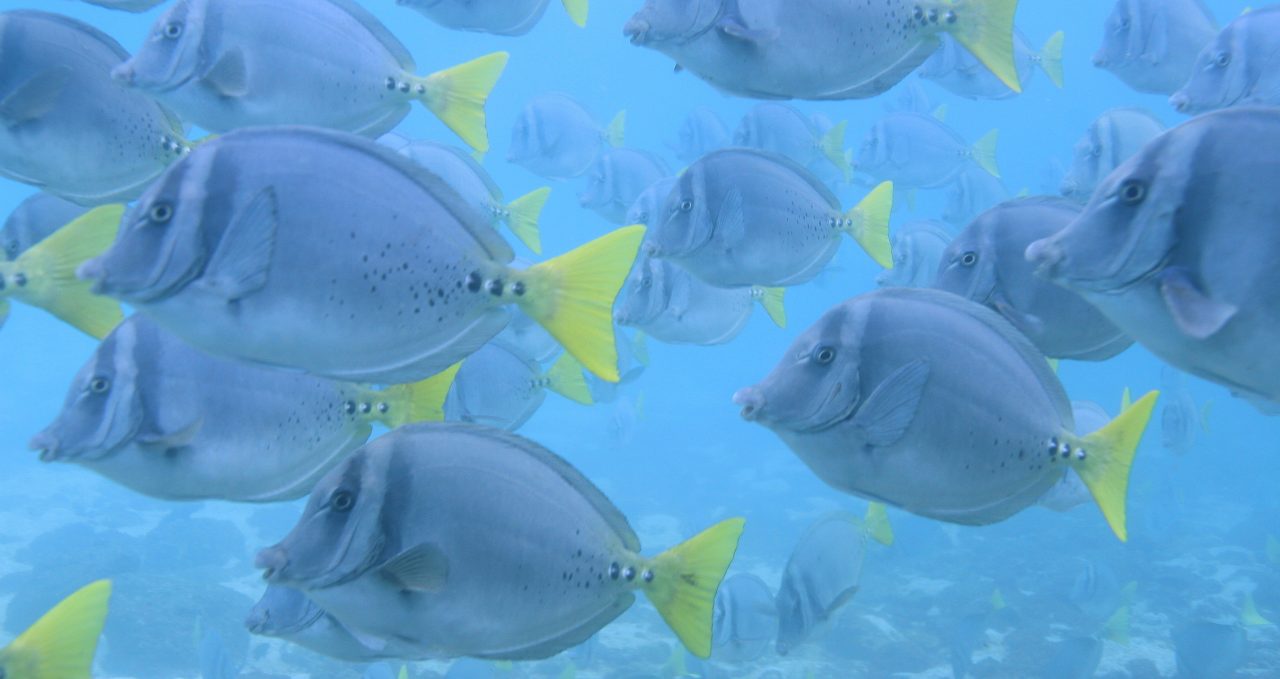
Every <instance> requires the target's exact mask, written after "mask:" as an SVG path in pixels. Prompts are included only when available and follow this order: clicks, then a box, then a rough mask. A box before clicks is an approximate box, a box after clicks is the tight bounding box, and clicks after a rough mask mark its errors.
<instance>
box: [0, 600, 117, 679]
mask: <svg viewBox="0 0 1280 679" xmlns="http://www.w3.org/2000/svg"><path fill="white" fill-rule="evenodd" d="M110 598H111V581H110V580H98V581H96V582H92V583H90V584H88V585H85V586H84V587H82V588H80V589H79V590H77V591H76V592H75V593H73V594H72V595H71V596H69V597H67V598H66V599H63V600H62V601H61V602H60V603H58V605H56V606H54V607H53V608H51V609H49V612H48V613H45V614H44V615H43V616H41V617H40V619H39V620H37V621H36V622H35V624H34V625H32V626H31V627H29V628H28V629H27V631H25V632H23V633H22V635H21V636H19V637H18V638H17V639H14V641H13V643H12V644H10V645H9V647H8V648H4V649H0V664H3V665H5V666H10V667H11V666H13V665H18V666H21V667H22V668H23V674H21V675H20V676H22V677H32V678H34V679H83V678H84V677H88V676H89V673H90V672H91V671H92V670H93V655H94V653H95V652H96V651H97V649H98V637H99V636H100V635H101V634H102V625H103V623H105V622H106V617H107V600H108V599H110ZM9 661H12V664H11V662H9ZM13 676H14V679H18V677H19V675H18V674H14V675H13Z"/></svg>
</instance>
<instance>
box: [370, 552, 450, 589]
mask: <svg viewBox="0 0 1280 679" xmlns="http://www.w3.org/2000/svg"><path fill="white" fill-rule="evenodd" d="M382 574H383V575H385V576H386V577H387V579H388V580H390V581H392V582H394V583H395V584H396V585H398V586H400V587H401V588H403V589H408V590H413V591H419V592H438V591H440V590H442V589H444V585H445V582H446V581H447V580H448V578H449V558H448V557H446V556H445V555H444V552H442V551H440V548H439V547H436V546H435V545H433V544H422V545H417V546H415V547H411V548H409V549H408V550H406V551H404V552H401V553H400V554H397V555H396V556H395V558H393V559H391V561H388V562H387V563H386V565H384V566H383V567H382Z"/></svg>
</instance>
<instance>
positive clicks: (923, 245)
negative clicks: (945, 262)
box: [876, 219, 955, 288]
mask: <svg viewBox="0 0 1280 679" xmlns="http://www.w3.org/2000/svg"><path fill="white" fill-rule="evenodd" d="M954 237H955V234H953V233H952V232H951V229H950V228H949V227H948V226H947V224H946V223H944V222H939V221H935V220H929V219H924V220H919V221H914V222H908V223H906V224H903V225H902V226H900V227H898V228H897V229H895V230H894V231H893V235H892V236H890V242H891V243H892V247H893V267H891V268H888V269H885V270H884V271H881V272H880V274H879V275H877V276H876V285H878V286H880V287H882V288H886V287H890V288H923V287H928V286H929V285H930V284H932V283H933V278H934V276H936V275H937V274H938V262H940V261H942V253H943V251H944V250H946V249H947V244H948V243H950V242H951V239H952V238H954Z"/></svg>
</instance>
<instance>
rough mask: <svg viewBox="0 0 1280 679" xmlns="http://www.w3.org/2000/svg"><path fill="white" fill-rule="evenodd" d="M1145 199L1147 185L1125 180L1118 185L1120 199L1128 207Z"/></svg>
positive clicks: (1137, 181)
mask: <svg viewBox="0 0 1280 679" xmlns="http://www.w3.org/2000/svg"><path fill="white" fill-rule="evenodd" d="M1146 197H1147V185H1146V183H1145V182H1142V181H1140V180H1137V179H1129V180H1126V181H1125V183H1123V184H1121V185H1120V199H1121V200H1123V201H1124V202H1126V203H1128V204H1130V205H1136V204H1138V203H1141V202H1142V199H1144V198H1146Z"/></svg>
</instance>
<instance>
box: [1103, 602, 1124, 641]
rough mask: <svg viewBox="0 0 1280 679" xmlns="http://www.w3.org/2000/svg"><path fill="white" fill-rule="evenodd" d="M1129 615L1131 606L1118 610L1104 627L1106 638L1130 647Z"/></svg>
mask: <svg viewBox="0 0 1280 679" xmlns="http://www.w3.org/2000/svg"><path fill="white" fill-rule="evenodd" d="M1129 614H1130V613H1129V604H1124V605H1123V606H1121V607H1120V608H1117V609H1116V612H1115V613H1112V614H1111V617H1109V618H1107V621H1106V622H1105V623H1103V625H1102V629H1103V633H1104V636H1106V637H1107V638H1108V639H1110V640H1112V641H1114V642H1116V643H1117V644H1120V645H1121V646H1128V645H1129Z"/></svg>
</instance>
